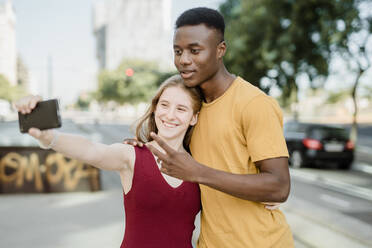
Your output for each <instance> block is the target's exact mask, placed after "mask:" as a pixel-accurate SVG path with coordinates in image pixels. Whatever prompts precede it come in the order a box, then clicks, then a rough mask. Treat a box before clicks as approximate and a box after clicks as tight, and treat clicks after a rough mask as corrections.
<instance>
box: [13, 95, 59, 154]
mask: <svg viewBox="0 0 372 248" xmlns="http://www.w3.org/2000/svg"><path fill="white" fill-rule="evenodd" d="M41 101H42V98H41V97H40V96H33V95H30V96H26V97H23V98H21V99H20V100H18V101H17V102H15V103H14V104H13V106H14V108H15V109H16V110H17V111H18V112H20V113H22V114H23V115H26V114H30V113H31V112H32V111H33V110H34V109H35V108H36V106H37V104H38V102H41ZM28 134H29V135H31V136H32V137H34V138H35V139H37V140H38V141H39V142H40V147H42V148H45V149H49V148H52V145H53V143H55V139H56V133H55V132H54V131H53V130H52V129H47V130H40V129H38V128H36V127H31V128H29V129H28Z"/></svg>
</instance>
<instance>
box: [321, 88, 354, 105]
mask: <svg viewBox="0 0 372 248" xmlns="http://www.w3.org/2000/svg"><path fill="white" fill-rule="evenodd" d="M348 97H350V90H343V91H338V92H331V93H329V95H328V98H327V102H328V103H330V104H335V103H337V102H340V101H342V100H345V99H346V98H348Z"/></svg>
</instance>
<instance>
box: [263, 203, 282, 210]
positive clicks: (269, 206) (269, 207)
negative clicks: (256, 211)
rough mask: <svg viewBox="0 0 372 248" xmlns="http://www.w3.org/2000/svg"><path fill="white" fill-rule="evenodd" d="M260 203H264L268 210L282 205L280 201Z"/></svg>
mask: <svg viewBox="0 0 372 248" xmlns="http://www.w3.org/2000/svg"><path fill="white" fill-rule="evenodd" d="M261 203H262V204H264V205H265V208H266V209H268V210H275V209H278V208H279V207H280V205H282V204H281V203H280V202H261Z"/></svg>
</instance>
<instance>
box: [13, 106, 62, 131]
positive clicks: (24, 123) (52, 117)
mask: <svg viewBox="0 0 372 248" xmlns="http://www.w3.org/2000/svg"><path fill="white" fill-rule="evenodd" d="M18 122H19V129H20V131H21V133H27V132H28V130H29V129H30V128H31V127H36V128H38V129H40V130H45V129H51V128H59V127H61V126H62V121H61V116H60V114H59V104H58V100H57V99H51V100H47V101H41V102H38V103H37V105H36V107H35V108H34V109H33V110H32V112H31V113H29V114H22V113H20V112H18Z"/></svg>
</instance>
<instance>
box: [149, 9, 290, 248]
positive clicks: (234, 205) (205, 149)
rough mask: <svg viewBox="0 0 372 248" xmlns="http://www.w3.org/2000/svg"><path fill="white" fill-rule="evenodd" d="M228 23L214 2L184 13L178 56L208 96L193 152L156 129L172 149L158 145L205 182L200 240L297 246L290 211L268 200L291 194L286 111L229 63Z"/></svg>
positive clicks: (172, 162)
mask: <svg viewBox="0 0 372 248" xmlns="http://www.w3.org/2000/svg"><path fill="white" fill-rule="evenodd" d="M224 29H225V24H224V20H223V17H222V16H221V15H220V14H219V13H218V12H217V11H215V10H213V9H208V8H194V9H190V10H187V11H185V12H184V13H183V14H181V16H180V17H179V18H178V19H177V21H176V31H175V34H174V40H173V47H174V63H175V65H176V67H177V69H178V71H179V72H180V74H181V76H182V78H183V79H184V82H185V84H186V85H187V86H189V87H200V89H201V90H202V92H203V95H204V98H205V102H204V103H203V107H202V110H201V112H200V114H199V121H198V123H197V124H196V126H195V129H194V133H193V136H192V139H191V144H190V150H191V153H192V155H193V157H191V156H190V155H189V154H187V153H184V152H179V151H175V150H173V149H172V148H171V147H169V146H167V145H166V144H165V143H164V142H163V141H162V140H161V139H160V138H159V137H157V136H156V135H153V136H152V137H153V138H154V140H156V141H157V143H158V144H159V145H160V146H161V147H162V148H163V149H164V150H165V151H166V154H163V153H161V152H160V151H158V150H157V149H155V148H154V147H150V149H151V151H152V152H153V153H154V154H155V155H156V156H157V157H158V158H159V159H160V160H161V161H162V168H161V170H162V172H163V173H166V174H168V175H170V176H173V177H177V178H180V179H183V180H185V181H192V182H197V183H199V185H200V189H201V200H202V214H201V233H200V237H199V242H198V247H199V248H205V247H207V248H225V247H226V248H230V247H231V248H240V247H241V248H247V247H253V248H266V247H267V248H268V247H281V248H291V247H294V244H293V238H292V234H291V231H290V229H289V226H288V224H287V222H286V220H285V217H284V215H283V213H282V212H281V211H280V210H278V209H276V210H272V211H271V210H268V209H266V208H265V206H264V204H263V203H262V202H284V201H286V199H287V197H288V195H289V190H290V177H289V170H288V152H287V147H286V144H285V140H284V137H283V131H282V128H283V120H282V113H281V110H280V108H279V106H278V104H277V103H276V101H275V100H274V99H272V98H271V97H269V96H267V95H266V94H264V93H263V92H262V91H261V90H259V89H258V88H256V87H254V86H253V85H251V84H250V83H248V82H246V81H244V80H243V79H242V78H240V77H236V76H234V75H232V74H230V73H229V72H228V71H227V70H226V68H225V66H224V63H223V60H222V58H223V56H224V54H225V51H226V43H225V41H224ZM247 69H249V68H247Z"/></svg>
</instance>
